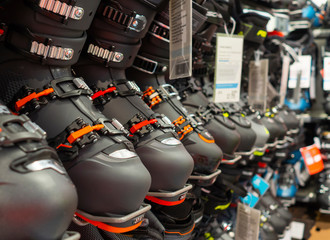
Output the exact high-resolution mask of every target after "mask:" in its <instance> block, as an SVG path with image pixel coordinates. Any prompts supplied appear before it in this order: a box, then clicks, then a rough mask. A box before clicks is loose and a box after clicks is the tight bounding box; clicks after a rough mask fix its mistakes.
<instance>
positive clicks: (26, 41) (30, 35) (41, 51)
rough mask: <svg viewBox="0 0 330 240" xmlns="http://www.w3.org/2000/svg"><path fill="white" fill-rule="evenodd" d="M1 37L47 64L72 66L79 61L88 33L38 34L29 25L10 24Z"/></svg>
mask: <svg viewBox="0 0 330 240" xmlns="http://www.w3.org/2000/svg"><path fill="white" fill-rule="evenodd" d="M3 31H4V33H3V34H2V36H1V39H2V40H3V41H4V42H5V44H6V45H7V46H8V47H10V48H11V49H13V50H14V51H17V52H18V53H20V54H22V55H24V56H27V57H29V58H30V59H31V60H34V61H37V62H41V63H42V64H47V65H57V66H70V65H73V64H75V63H76V62H77V61H78V58H79V53H80V52H81V51H82V49H83V46H84V44H85V41H86V38H87V34H86V33H85V32H84V33H83V35H82V36H81V37H78V38H65V37H58V36H52V35H46V34H39V33H38V34H37V33H34V32H32V31H31V30H30V29H28V28H27V27H22V26H15V25H10V26H6V27H5V28H3Z"/></svg>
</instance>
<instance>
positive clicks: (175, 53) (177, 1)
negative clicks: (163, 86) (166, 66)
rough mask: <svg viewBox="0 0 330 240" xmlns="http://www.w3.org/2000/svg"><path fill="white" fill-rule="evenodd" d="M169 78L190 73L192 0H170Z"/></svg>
mask: <svg viewBox="0 0 330 240" xmlns="http://www.w3.org/2000/svg"><path fill="white" fill-rule="evenodd" d="M169 10H170V11H169V12H170V70H169V73H170V76H169V78H170V79H177V78H184V77H190V76H191V74H192V1H189V0H170V9H169Z"/></svg>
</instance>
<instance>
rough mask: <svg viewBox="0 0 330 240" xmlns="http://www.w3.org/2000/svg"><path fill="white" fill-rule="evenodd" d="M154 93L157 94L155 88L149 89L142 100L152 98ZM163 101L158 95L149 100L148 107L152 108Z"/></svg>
mask: <svg viewBox="0 0 330 240" xmlns="http://www.w3.org/2000/svg"><path fill="white" fill-rule="evenodd" d="M154 92H156V91H155V90H154V89H153V87H149V88H148V89H147V90H145V91H144V92H143V96H142V100H144V99H145V98H146V97H148V96H149V97H150V96H151V95H152V94H153V93H154ZM161 101H162V99H161V98H160V97H159V96H158V95H157V96H155V97H153V98H151V99H150V100H149V103H147V104H148V106H149V107H150V108H152V107H153V106H155V105H157V104H158V103H160V102H161Z"/></svg>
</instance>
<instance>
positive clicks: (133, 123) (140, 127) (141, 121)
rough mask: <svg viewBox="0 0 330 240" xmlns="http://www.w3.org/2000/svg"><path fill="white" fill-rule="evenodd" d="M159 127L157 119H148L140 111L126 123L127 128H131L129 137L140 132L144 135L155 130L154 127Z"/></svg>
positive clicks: (141, 135) (140, 134)
mask: <svg viewBox="0 0 330 240" xmlns="http://www.w3.org/2000/svg"><path fill="white" fill-rule="evenodd" d="M153 125H154V126H155V127H159V126H160V124H158V121H157V119H150V120H148V119H146V118H145V117H144V116H142V114H140V113H138V114H136V115H135V116H134V117H133V118H131V119H130V120H129V121H128V122H127V123H126V124H125V125H124V127H126V129H129V131H130V133H131V134H130V135H129V137H133V138H134V135H133V134H138V135H139V136H140V137H143V136H144V135H145V134H148V133H150V132H152V131H153V130H154V127H153Z"/></svg>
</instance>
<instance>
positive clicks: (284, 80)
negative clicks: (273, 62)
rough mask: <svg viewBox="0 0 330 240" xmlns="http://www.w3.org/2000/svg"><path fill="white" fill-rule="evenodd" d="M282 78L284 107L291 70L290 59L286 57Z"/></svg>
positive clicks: (281, 100) (281, 91)
mask: <svg viewBox="0 0 330 240" xmlns="http://www.w3.org/2000/svg"><path fill="white" fill-rule="evenodd" d="M282 62H283V63H282V77H281V88H280V104H281V105H284V101H285V97H286V92H287V89H288V78H289V68H290V57H289V56H287V55H285V56H284V57H283V61H282Z"/></svg>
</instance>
